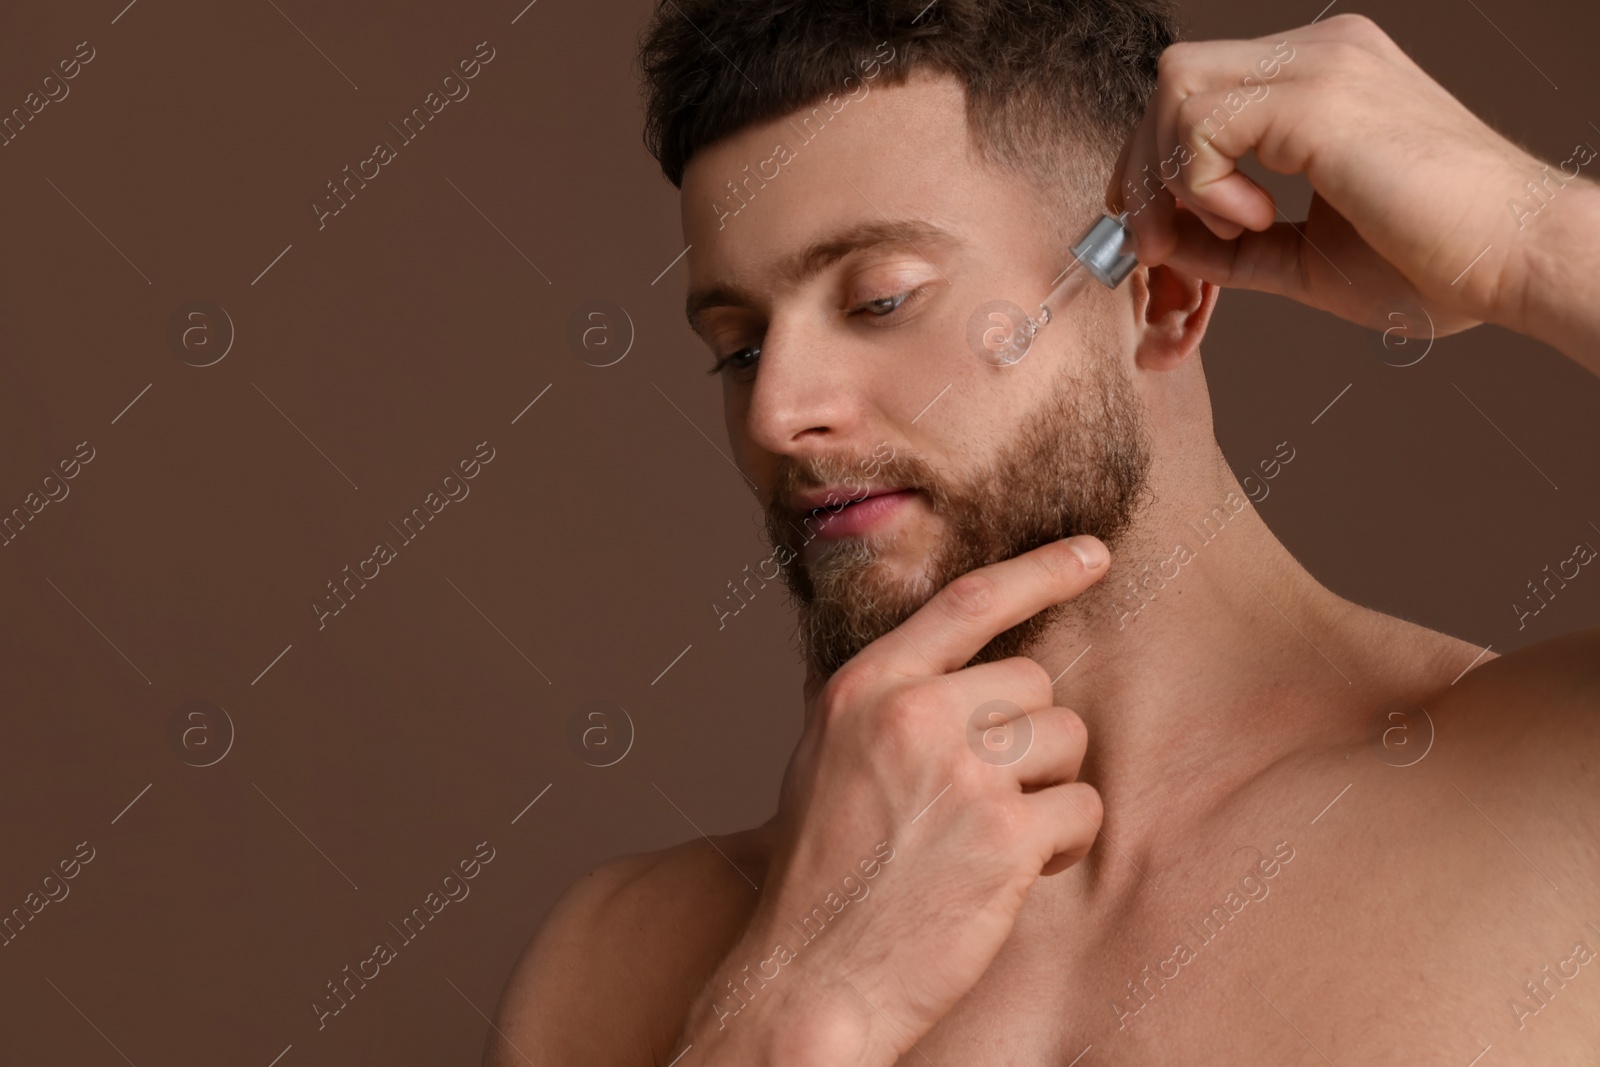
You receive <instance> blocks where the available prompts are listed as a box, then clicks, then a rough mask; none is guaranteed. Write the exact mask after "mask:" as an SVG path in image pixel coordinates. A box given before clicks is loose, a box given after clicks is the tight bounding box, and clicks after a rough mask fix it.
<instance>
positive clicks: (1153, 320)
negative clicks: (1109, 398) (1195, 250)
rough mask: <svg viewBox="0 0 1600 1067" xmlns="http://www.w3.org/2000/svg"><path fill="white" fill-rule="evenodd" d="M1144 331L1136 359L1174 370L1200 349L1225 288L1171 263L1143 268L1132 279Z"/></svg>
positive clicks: (1143, 364)
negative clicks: (1169, 265) (1169, 264)
mask: <svg viewBox="0 0 1600 1067" xmlns="http://www.w3.org/2000/svg"><path fill="white" fill-rule="evenodd" d="M1128 282H1129V284H1131V285H1132V286H1133V287H1134V312H1135V314H1136V315H1137V316H1138V324H1139V326H1140V329H1141V332H1140V335H1139V342H1138V345H1137V346H1136V348H1135V349H1134V362H1135V364H1137V365H1138V366H1140V367H1143V368H1146V369H1148V370H1172V369H1173V368H1175V367H1178V366H1181V365H1182V364H1183V362H1184V361H1185V360H1187V359H1188V358H1189V356H1190V355H1192V354H1193V353H1195V352H1197V351H1199V349H1200V338H1202V337H1204V336H1205V332H1206V327H1207V326H1208V325H1209V324H1210V322H1211V311H1212V309H1213V308H1215V307H1216V306H1217V296H1218V294H1220V293H1221V291H1222V290H1221V289H1220V288H1218V287H1217V286H1216V285H1213V284H1212V283H1211V282H1207V281H1202V280H1201V279H1199V278H1197V277H1195V276H1194V275H1192V274H1187V273H1185V272H1184V271H1181V270H1177V269H1175V268H1172V267H1168V266H1155V267H1140V268H1139V269H1137V270H1136V271H1134V273H1133V274H1132V275H1130V276H1129V278H1128Z"/></svg>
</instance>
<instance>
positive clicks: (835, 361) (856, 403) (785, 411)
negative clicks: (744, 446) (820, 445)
mask: <svg viewBox="0 0 1600 1067" xmlns="http://www.w3.org/2000/svg"><path fill="white" fill-rule="evenodd" d="M841 332H842V331H841ZM850 344H851V342H850V341H849V339H848V338H846V337H842V336H840V332H834V331H830V330H828V329H826V328H824V327H823V326H821V325H820V324H814V323H806V322H790V323H786V324H782V325H780V324H778V323H777V322H776V321H775V322H774V323H773V324H772V325H770V326H769V327H768V328H767V331H766V336H765V337H764V339H763V340H762V343H761V358H760V359H759V360H757V361H756V377H755V381H754V382H753V383H752V385H751V393H750V403H749V407H748V408H747V409H746V426H745V429H746V432H747V433H748V434H749V436H750V440H751V442H752V443H753V444H755V445H756V446H757V447H759V448H761V449H764V450H765V451H767V452H771V453H774V454H777V455H784V454H791V453H793V452H794V450H795V448H796V446H797V445H800V444H802V443H803V442H805V440H806V438H807V437H814V436H826V437H829V438H836V439H842V440H850V439H852V438H853V436H854V434H855V432H856V431H857V430H858V429H859V427H860V423H861V419H862V414H863V411H864V408H865V406H866V398H865V395H864V392H863V390H864V387H865V386H866V385H867V384H868V383H866V382H865V381H863V380H861V377H860V375H861V372H862V364H861V362H860V360H859V359H856V360H853V359H852V358H851V352H850V351H849V345H850Z"/></svg>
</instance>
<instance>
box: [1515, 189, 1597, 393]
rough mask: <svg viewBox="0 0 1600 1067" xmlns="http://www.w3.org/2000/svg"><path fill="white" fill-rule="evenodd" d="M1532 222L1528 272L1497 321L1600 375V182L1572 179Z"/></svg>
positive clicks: (1525, 253)
mask: <svg viewBox="0 0 1600 1067" xmlns="http://www.w3.org/2000/svg"><path fill="white" fill-rule="evenodd" d="M1528 225H1529V230H1530V231H1531V232H1528V233H1527V234H1525V235H1524V239H1525V240H1526V241H1527V242H1528V244H1527V245H1526V247H1525V248H1524V249H1523V250H1522V252H1523V256H1522V259H1523V263H1524V266H1525V270H1524V272H1523V276H1522V278H1521V279H1520V280H1519V284H1518V286H1517V287H1516V289H1515V290H1514V291H1513V292H1510V293H1507V294H1506V296H1507V300H1508V303H1509V305H1510V306H1509V307H1508V308H1507V309H1506V311H1505V312H1504V314H1503V316H1502V317H1496V319H1495V320H1494V321H1495V322H1496V323H1497V324H1499V325H1502V326H1505V327H1507V328H1509V329H1513V330H1516V331H1517V332H1518V333H1522V334H1526V335H1527V336H1529V337H1532V338H1535V339H1536V340H1539V341H1543V342H1544V343H1545V344H1547V345H1550V346H1551V347H1552V348H1555V349H1557V350H1559V351H1561V352H1563V353H1565V354H1566V355H1568V356H1570V357H1572V358H1573V359H1574V360H1576V361H1577V362H1578V363H1580V364H1582V365H1583V366H1585V367H1587V368H1588V369H1589V370H1590V371H1592V372H1593V373H1595V374H1596V375H1600V185H1597V184H1595V183H1594V182H1592V181H1589V180H1588V179H1587V178H1577V179H1573V180H1571V181H1569V182H1568V183H1567V184H1566V185H1565V186H1562V187H1561V188H1560V189H1559V190H1557V191H1556V195H1555V196H1554V197H1553V198H1552V199H1551V201H1550V204H1549V206H1548V207H1547V208H1546V209H1544V210H1543V211H1542V212H1541V213H1540V215H1539V216H1538V217H1537V218H1535V219H1533V220H1532V221H1530V222H1529V224H1528Z"/></svg>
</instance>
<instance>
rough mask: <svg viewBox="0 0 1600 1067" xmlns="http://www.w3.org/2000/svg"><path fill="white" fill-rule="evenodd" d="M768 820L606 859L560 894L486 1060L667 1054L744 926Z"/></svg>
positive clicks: (761, 870)
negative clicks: (751, 826) (694, 1002)
mask: <svg viewBox="0 0 1600 1067" xmlns="http://www.w3.org/2000/svg"><path fill="white" fill-rule="evenodd" d="M767 842H768V834H767V829H766V827H758V828H756V829H753V830H746V831H741V832H738V833H732V834H726V835H720V836H711V837H702V838H696V839H694V840H692V841H686V842H684V843H683V844H680V845H674V846H673V847H671V848H666V849H662V850H660V851H657V852H648V853H636V854H633V855H628V856H621V857H618V858H616V859H612V860H607V861H606V862H604V863H602V864H600V865H599V866H598V867H596V868H594V869H593V870H591V871H589V872H587V873H586V874H585V875H584V876H583V877H581V878H579V879H578V880H577V881H576V882H574V883H573V884H572V885H571V886H569V887H568V888H567V890H566V891H565V892H564V893H563V894H562V895H561V897H560V898H559V899H558V900H557V901H556V903H555V905H554V906H553V907H552V908H551V910H550V913H549V914H548V915H547V916H546V917H545V919H544V922H543V923H541V924H540V926H539V929H538V930H537V931H536V932H535V934H534V935H533V937H532V938H531V939H529V941H528V944H527V946H526V947H525V948H524V949H523V951H522V955H521V957H520V958H519V959H518V960H517V963H516V966H515V967H514V968H513V969H512V973H511V977H510V979H509V980H508V981H507V983H506V988H505V991H504V992H503V993H502V994H501V998H500V1006H499V1009H498V1010H497V1012H496V1018H495V1027H496V1030H495V1031H491V1033H490V1035H489V1040H488V1043H487V1047H486V1050H485V1054H484V1063H485V1065H486V1067H502V1065H504V1067H510V1065H511V1064H521V1063H524V1062H526V1060H525V1059H524V1057H526V1058H527V1059H531V1060H532V1061H533V1062H535V1063H543V1062H551V1063H562V1062H568V1063H572V1062H582V1063H589V1064H607V1063H619V1064H621V1063H628V1064H639V1063H662V1064H664V1063H666V1062H667V1061H668V1060H669V1059H670V1058H671V1054H670V1051H669V1050H668V1048H667V1047H666V1046H667V1045H668V1044H670V1042H671V1041H672V1040H673V1038H675V1037H676V1035H677V1030H678V1027H679V1025H680V1024H681V1023H682V1021H683V1015H684V1013H686V1012H687V1011H688V1006H689V1001H690V998H692V997H693V996H694V994H695V993H696V992H698V990H699V988H700V985H701V984H702V983H703V982H704V981H705V980H706V978H707V977H708V976H709V975H710V973H711V972H712V970H713V969H714V968H715V967H716V965H717V963H718V962H719V961H720V960H721V959H722V956H723V955H724V954H725V953H726V952H727V951H728V949H729V948H731V947H732V945H733V943H734V942H735V941H736V940H737V939H738V937H739V935H740V933H742V932H743V929H744V925H745V923H746V922H747V921H748V920H749V917H750V913H751V911H752V910H753V908H754V907H755V904H756V900H757V898H758V889H757V887H758V886H760V885H761V883H762V881H763V879H764V878H765V875H766V865H767V857H768V855H769V854H770V852H769V848H768V844H767Z"/></svg>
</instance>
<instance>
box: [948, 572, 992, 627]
mask: <svg viewBox="0 0 1600 1067" xmlns="http://www.w3.org/2000/svg"><path fill="white" fill-rule="evenodd" d="M994 600H995V583H994V579H993V578H991V577H990V576H989V575H987V574H980V573H978V572H976V571H968V572H967V573H966V574H963V575H962V576H961V577H959V578H957V579H956V580H955V581H953V582H951V583H950V584H949V585H947V586H945V601H946V603H947V605H948V606H949V609H950V611H951V613H952V614H954V615H955V616H956V617H957V618H959V619H962V620H964V621H977V620H980V619H982V618H984V617H985V616H986V615H987V614H988V613H989V610H990V609H991V607H993V605H994Z"/></svg>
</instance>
